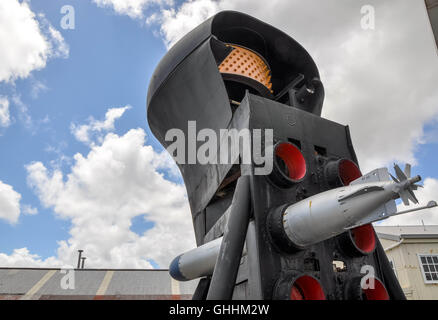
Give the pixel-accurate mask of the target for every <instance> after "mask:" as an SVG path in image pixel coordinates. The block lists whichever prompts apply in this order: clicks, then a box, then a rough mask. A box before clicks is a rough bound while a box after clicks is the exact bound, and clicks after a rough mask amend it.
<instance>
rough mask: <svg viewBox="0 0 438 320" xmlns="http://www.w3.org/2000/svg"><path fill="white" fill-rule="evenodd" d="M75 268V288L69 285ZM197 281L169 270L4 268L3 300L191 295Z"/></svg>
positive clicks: (0, 293) (1, 273)
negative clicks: (172, 274)
mask: <svg viewBox="0 0 438 320" xmlns="http://www.w3.org/2000/svg"><path fill="white" fill-rule="evenodd" d="M73 271H74V289H71V288H66V283H67V282H66V279H67V277H66V275H67V274H69V275H70V272H73ZM70 279H71V278H70ZM197 283H198V281H197V280H194V281H188V282H178V281H176V280H173V279H172V278H171V277H170V275H169V272H168V270H119V269H112V270H111V269H75V270H73V269H71V270H61V269H37V268H0V300H4V299H13V300H17V299H31V300H54V299H75V300H76V299H83V300H93V299H94V300H102V299H105V300H126V299H136V300H150V299H153V300H158V299H166V300H177V299H190V298H191V297H192V295H193V293H194V291H195V289H196V286H197ZM63 287H64V289H63Z"/></svg>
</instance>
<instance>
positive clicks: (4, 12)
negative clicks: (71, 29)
mask: <svg viewBox="0 0 438 320" xmlns="http://www.w3.org/2000/svg"><path fill="white" fill-rule="evenodd" d="M0 30H2V32H0V47H1V48H2V50H0V82H2V81H6V82H10V81H14V80H16V79H18V78H27V77H28V76H29V75H30V73H31V72H32V71H34V70H40V69H43V68H44V67H45V66H46V64H47V61H48V60H49V59H50V58H57V57H67V56H68V45H67V44H66V43H65V41H64V39H63V37H62V35H61V34H60V33H59V31H57V30H56V29H55V28H53V27H52V26H51V25H50V23H49V22H48V21H47V20H46V19H45V17H44V15H42V14H39V15H36V14H35V13H34V12H33V11H32V10H31V8H30V7H29V3H28V2H27V1H21V2H20V1H18V0H2V1H0Z"/></svg>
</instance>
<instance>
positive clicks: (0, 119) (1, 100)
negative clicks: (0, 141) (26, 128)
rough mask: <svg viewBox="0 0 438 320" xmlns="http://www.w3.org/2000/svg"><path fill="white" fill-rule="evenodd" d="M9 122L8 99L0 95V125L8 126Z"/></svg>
mask: <svg viewBox="0 0 438 320" xmlns="http://www.w3.org/2000/svg"><path fill="white" fill-rule="evenodd" d="M10 124H11V118H10V113H9V100H8V99H7V98H6V97H3V96H0V127H8V126H9V125H10Z"/></svg>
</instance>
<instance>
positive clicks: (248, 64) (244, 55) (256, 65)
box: [219, 45, 273, 93]
mask: <svg viewBox="0 0 438 320" xmlns="http://www.w3.org/2000/svg"><path fill="white" fill-rule="evenodd" d="M227 46H229V47H233V48H234V50H233V51H232V52H231V53H230V54H229V55H228V56H227V57H226V58H225V60H224V61H223V62H222V63H221V64H220V65H219V71H220V72H221V73H227V74H236V75H240V76H244V77H247V78H251V79H253V80H255V81H257V82H260V83H261V84H263V85H264V86H265V87H266V88H268V89H269V91H270V92H271V93H273V91H272V82H271V70H270V69H269V67H268V65H267V64H266V63H265V61H264V60H263V59H262V58H261V57H260V56H259V55H258V54H257V53H255V52H254V51H251V50H248V49H245V48H242V47H239V46H236V45H227Z"/></svg>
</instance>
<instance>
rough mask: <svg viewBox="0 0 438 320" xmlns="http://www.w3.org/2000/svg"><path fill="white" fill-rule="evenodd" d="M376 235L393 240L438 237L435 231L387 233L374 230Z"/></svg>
mask: <svg viewBox="0 0 438 320" xmlns="http://www.w3.org/2000/svg"><path fill="white" fill-rule="evenodd" d="M376 233H377V236H378V237H380V238H382V239H386V240H393V241H399V240H400V239H438V234H436V233H429V234H409V233H407V234H400V235H395V234H388V233H380V232H376Z"/></svg>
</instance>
